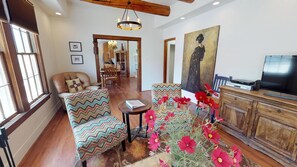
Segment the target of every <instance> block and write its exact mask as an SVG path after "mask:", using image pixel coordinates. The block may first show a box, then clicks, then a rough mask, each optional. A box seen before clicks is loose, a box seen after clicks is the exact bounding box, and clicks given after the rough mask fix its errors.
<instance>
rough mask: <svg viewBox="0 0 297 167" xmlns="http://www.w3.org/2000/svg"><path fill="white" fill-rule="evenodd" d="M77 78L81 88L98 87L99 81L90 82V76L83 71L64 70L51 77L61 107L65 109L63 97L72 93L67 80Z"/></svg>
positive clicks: (91, 88)
mask: <svg viewBox="0 0 297 167" xmlns="http://www.w3.org/2000/svg"><path fill="white" fill-rule="evenodd" d="M77 78H78V79H79V80H80V84H81V87H82V89H83V90H97V89H99V88H100V85H101V84H100V83H93V84H91V81H90V77H89V76H88V75H87V74H86V73H83V72H64V73H60V74H56V75H54V76H53V77H52V79H53V82H54V85H55V87H56V90H57V92H58V96H59V98H60V99H61V102H62V106H63V109H64V110H66V107H65V103H64V98H65V97H67V96H70V95H72V94H74V93H70V92H69V88H68V85H67V83H66V81H67V80H74V79H77Z"/></svg>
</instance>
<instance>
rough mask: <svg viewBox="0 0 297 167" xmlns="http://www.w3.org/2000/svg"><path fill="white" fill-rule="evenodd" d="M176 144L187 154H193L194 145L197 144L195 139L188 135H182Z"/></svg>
mask: <svg viewBox="0 0 297 167" xmlns="http://www.w3.org/2000/svg"><path fill="white" fill-rule="evenodd" d="M177 144H178V146H179V148H180V150H181V151H186V152H187V153H189V154H193V153H194V152H195V147H196V145H197V143H196V142H195V140H193V139H191V138H190V136H184V137H182V139H181V140H180V141H178V143H177Z"/></svg>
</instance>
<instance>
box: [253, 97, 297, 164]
mask: <svg viewBox="0 0 297 167" xmlns="http://www.w3.org/2000/svg"><path fill="white" fill-rule="evenodd" d="M252 138H253V140H254V141H255V142H257V143H260V144H261V145H264V146H265V147H266V148H267V150H273V151H274V152H275V154H280V155H282V156H283V157H286V158H288V159H290V160H293V161H295V160H296V155H297V145H296V144H297V114H296V112H294V111H293V110H289V109H285V108H282V106H273V105H270V104H265V103H262V102H259V103H258V105H257V110H256V116H255V122H254V128H253V135H252ZM266 148H265V150H266Z"/></svg>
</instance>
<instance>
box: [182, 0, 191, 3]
mask: <svg viewBox="0 0 297 167" xmlns="http://www.w3.org/2000/svg"><path fill="white" fill-rule="evenodd" d="M179 1H182V2H187V3H193V2H194V1H195V0H179Z"/></svg>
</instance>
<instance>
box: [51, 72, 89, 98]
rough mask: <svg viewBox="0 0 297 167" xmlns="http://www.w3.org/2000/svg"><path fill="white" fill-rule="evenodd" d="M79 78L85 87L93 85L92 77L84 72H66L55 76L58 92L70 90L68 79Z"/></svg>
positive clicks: (54, 80)
mask: <svg viewBox="0 0 297 167" xmlns="http://www.w3.org/2000/svg"><path fill="white" fill-rule="evenodd" d="M76 78H79V80H80V82H81V83H82V86H83V88H85V87H88V86H90V85H91V81H90V77H89V76H88V75H87V74H86V73H83V72H64V73H60V74H56V75H54V76H53V78H52V79H53V82H54V85H55V87H56V90H57V92H58V93H65V92H69V90H68V86H67V83H66V80H71V79H76Z"/></svg>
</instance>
